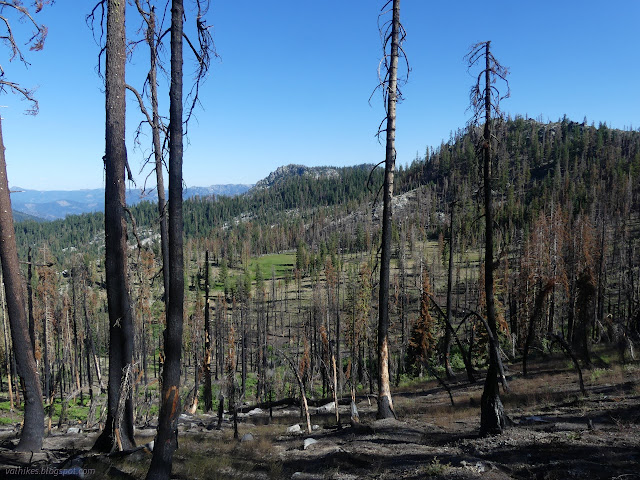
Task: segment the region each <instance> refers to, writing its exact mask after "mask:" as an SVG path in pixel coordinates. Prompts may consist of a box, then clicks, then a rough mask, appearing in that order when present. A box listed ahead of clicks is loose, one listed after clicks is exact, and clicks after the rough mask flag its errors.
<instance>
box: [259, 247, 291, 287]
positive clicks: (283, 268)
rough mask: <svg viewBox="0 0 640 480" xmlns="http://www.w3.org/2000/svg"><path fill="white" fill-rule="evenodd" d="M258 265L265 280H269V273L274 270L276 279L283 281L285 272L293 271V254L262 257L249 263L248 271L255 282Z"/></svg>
mask: <svg viewBox="0 0 640 480" xmlns="http://www.w3.org/2000/svg"><path fill="white" fill-rule="evenodd" d="M257 264H258V265H260V269H261V270H262V276H263V277H264V278H265V280H269V279H271V271H272V269H273V270H275V274H276V279H277V280H281V279H284V278H285V276H286V274H287V272H290V271H293V268H294V267H295V264H296V254H295V253H279V254H273V255H263V256H261V257H258V258H253V259H251V260H250V261H249V271H250V272H251V276H252V279H253V280H254V281H255V274H256V265H257Z"/></svg>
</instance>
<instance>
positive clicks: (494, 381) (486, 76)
mask: <svg viewBox="0 0 640 480" xmlns="http://www.w3.org/2000/svg"><path fill="white" fill-rule="evenodd" d="M490 46H491V42H490V41H488V42H480V43H477V44H475V45H473V46H472V47H471V49H470V51H469V53H468V54H467V55H466V57H465V58H466V59H467V61H468V66H469V68H473V67H475V66H476V65H482V64H483V63H484V65H483V69H482V70H481V72H480V73H479V74H478V76H477V78H476V81H475V83H474V84H473V86H472V87H471V92H470V100H471V105H470V108H471V110H472V111H473V117H472V119H471V121H470V122H469V123H470V126H471V127H472V128H473V127H475V125H477V124H478V123H479V121H480V120H481V119H482V117H483V116H484V129H483V130H484V131H483V136H482V138H481V140H480V145H479V147H480V150H481V152H482V165H483V179H484V218H485V258H484V269H485V270H484V275H485V298H486V305H487V322H488V324H489V325H488V326H489V330H490V331H491V335H493V338H494V339H495V340H496V341H497V339H498V330H497V320H496V307H495V300H494V293H493V290H494V270H495V269H496V266H497V264H496V261H495V260H494V252H493V250H494V240H493V234H494V225H493V221H494V220H493V218H494V217H493V203H492V186H491V183H492V182H491V180H492V179H491V175H492V174H491V162H492V158H491V157H492V148H491V145H492V143H493V142H494V137H493V134H492V123H493V120H492V119H493V117H494V116H498V117H499V116H500V109H499V103H500V100H502V99H503V98H506V97H508V96H509V83H508V82H507V80H506V76H507V74H508V70H507V69H506V68H505V67H503V66H502V65H501V64H500V63H499V62H498V61H497V60H496V59H495V57H494V56H493V54H492V53H491V50H490ZM483 60H484V62H483ZM497 79H501V80H503V81H504V82H505V83H506V85H507V93H506V95H504V96H502V97H501V96H500V93H499V91H498V89H497V88H496V87H495V83H496V81H497ZM498 355H499V354H498V351H497V349H495V348H490V349H489V368H488V370H487V379H486V381H485V384H484V391H483V393H482V399H481V407H480V408H481V410H480V434H481V435H486V434H499V433H502V430H503V429H504V427H505V426H506V424H507V421H508V420H507V416H506V415H505V412H504V407H503V406H502V401H501V400H500V390H499V388H498V371H499V368H498V362H499V357H498Z"/></svg>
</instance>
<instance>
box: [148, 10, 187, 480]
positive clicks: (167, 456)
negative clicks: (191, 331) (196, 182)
mask: <svg viewBox="0 0 640 480" xmlns="http://www.w3.org/2000/svg"><path fill="white" fill-rule="evenodd" d="M183 15H184V7H183V3H182V0H173V2H172V5H171V87H170V90H169V101H170V104H169V229H168V230H169V306H168V309H167V326H166V329H165V332H164V348H165V355H166V360H165V365H164V370H163V372H162V404H161V406H160V415H159V418H158V434H157V436H156V442H155V448H154V450H153V457H152V459H151V466H150V467H149V472H148V473H147V478H148V479H169V478H170V476H171V467H172V464H173V453H174V451H175V449H176V448H177V446H178V416H179V414H180V395H179V393H180V392H179V388H180V357H181V353H182V320H183V309H184V275H183V265H184V259H183V239H182V230H183V219H182V152H183V148H182V145H183V138H182V137H183V125H182V58H183V57H182V36H183ZM165 268H166V266H165Z"/></svg>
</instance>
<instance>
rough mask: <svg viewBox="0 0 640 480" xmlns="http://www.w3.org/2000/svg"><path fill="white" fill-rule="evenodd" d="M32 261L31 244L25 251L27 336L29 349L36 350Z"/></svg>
mask: <svg viewBox="0 0 640 480" xmlns="http://www.w3.org/2000/svg"><path fill="white" fill-rule="evenodd" d="M32 282H33V263H32V259H31V246H29V250H28V252H27V304H28V309H29V337H31V349H32V350H33V352H34V353H35V351H36V321H35V318H34V317H33V283H32Z"/></svg>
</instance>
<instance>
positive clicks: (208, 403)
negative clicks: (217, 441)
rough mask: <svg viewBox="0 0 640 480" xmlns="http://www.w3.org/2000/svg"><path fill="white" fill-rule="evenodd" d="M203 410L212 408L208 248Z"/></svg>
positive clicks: (206, 259) (207, 262)
mask: <svg viewBox="0 0 640 480" xmlns="http://www.w3.org/2000/svg"><path fill="white" fill-rule="evenodd" d="M204 268H205V270H204V272H205V273H204V369H203V371H204V411H205V412H208V411H210V410H211V409H212V408H213V396H212V393H211V325H210V320H209V313H210V312H209V310H210V308H209V250H207V251H206V252H205V254H204Z"/></svg>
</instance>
